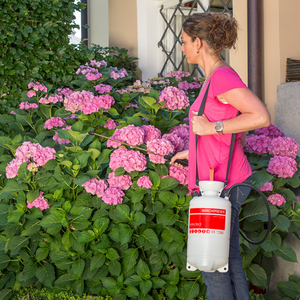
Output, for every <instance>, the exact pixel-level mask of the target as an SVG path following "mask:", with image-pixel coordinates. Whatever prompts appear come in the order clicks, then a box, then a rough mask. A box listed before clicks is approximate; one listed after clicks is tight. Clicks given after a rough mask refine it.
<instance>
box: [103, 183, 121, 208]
mask: <svg viewBox="0 0 300 300" xmlns="http://www.w3.org/2000/svg"><path fill="white" fill-rule="evenodd" d="M124 195H125V194H124V193H123V191H122V190H121V189H119V188H115V187H112V188H108V189H107V190H105V192H104V194H103V196H102V200H103V201H104V202H105V203H106V204H110V205H112V204H114V205H117V204H118V203H122V202H123V198H122V197H123V196H124Z"/></svg>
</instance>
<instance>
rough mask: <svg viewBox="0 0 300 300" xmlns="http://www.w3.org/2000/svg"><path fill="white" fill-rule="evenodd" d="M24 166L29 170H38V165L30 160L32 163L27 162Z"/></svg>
mask: <svg viewBox="0 0 300 300" xmlns="http://www.w3.org/2000/svg"><path fill="white" fill-rule="evenodd" d="M26 168H27V170H28V171H29V172H34V173H35V172H37V171H38V169H39V165H38V164H37V163H34V162H32V163H30V164H28V165H27V167H26Z"/></svg>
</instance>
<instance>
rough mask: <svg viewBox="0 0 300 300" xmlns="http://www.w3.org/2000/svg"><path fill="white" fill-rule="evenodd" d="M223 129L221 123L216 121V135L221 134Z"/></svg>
mask: <svg viewBox="0 0 300 300" xmlns="http://www.w3.org/2000/svg"><path fill="white" fill-rule="evenodd" d="M223 128H224V126H223V122H222V121H218V122H217V123H216V125H215V129H216V132H217V133H218V134H223Z"/></svg>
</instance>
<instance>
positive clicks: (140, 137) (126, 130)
mask: <svg viewBox="0 0 300 300" xmlns="http://www.w3.org/2000/svg"><path fill="white" fill-rule="evenodd" d="M144 135H145V133H144V130H143V129H141V128H140V127H136V126H134V125H128V126H126V127H123V128H120V129H116V130H115V132H114V134H113V135H112V139H115V140H118V141H120V142H125V143H128V144H130V145H132V146H137V145H141V144H143V143H144ZM119 146H120V143H118V142H115V141H112V140H108V141H107V147H113V148H117V147H119Z"/></svg>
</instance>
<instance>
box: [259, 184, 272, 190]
mask: <svg viewBox="0 0 300 300" xmlns="http://www.w3.org/2000/svg"><path fill="white" fill-rule="evenodd" d="M258 189H259V190H260V191H262V192H268V191H273V184H272V182H266V183H264V184H263V185H262V186H261V187H259V188H258Z"/></svg>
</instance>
